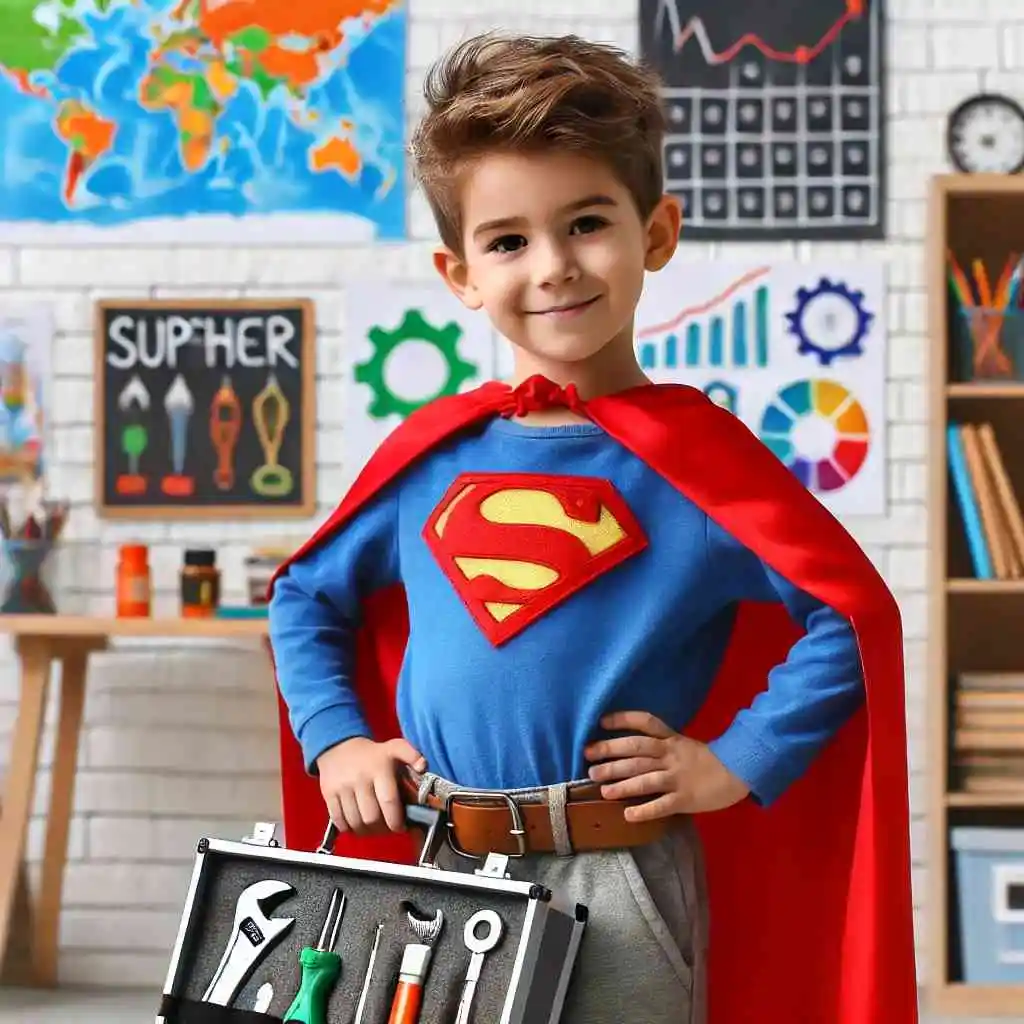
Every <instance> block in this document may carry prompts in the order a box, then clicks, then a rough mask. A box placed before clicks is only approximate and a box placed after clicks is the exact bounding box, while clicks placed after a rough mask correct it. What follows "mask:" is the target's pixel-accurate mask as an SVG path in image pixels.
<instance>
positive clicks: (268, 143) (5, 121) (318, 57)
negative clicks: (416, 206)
mask: <svg viewBox="0 0 1024 1024" xmlns="http://www.w3.org/2000/svg"><path fill="white" fill-rule="evenodd" d="M0 19H2V22H3V31H2V33H0V153H3V154H4V159H3V160H2V161H0V224H2V223H6V224H7V225H8V227H9V226H11V225H12V224H18V225H21V226H23V227H24V226H28V225H32V226H33V227H35V226H38V227H39V228H41V229H54V228H60V227H62V226H76V227H77V226H91V227H94V228H97V229H104V228H106V229H112V228H127V227H132V226H134V227H135V228H137V229H138V231H139V233H140V234H144V233H145V232H146V230H147V226H148V227H149V229H150V230H152V229H153V228H154V226H155V225H157V224H161V225H163V226H166V225H167V224H172V225H174V224H176V225H179V227H178V228H177V230H179V231H180V232H181V237H183V238H187V237H188V233H187V232H188V231H190V230H191V229H192V228H193V227H194V225H195V224H196V223H199V222H200V221H197V218H200V219H201V218H204V217H206V218H211V217H216V218H218V220H217V222H216V223H217V224H218V225H223V229H224V232H225V237H224V241H225V242H229V241H230V240H231V239H230V232H231V230H232V228H233V227H237V226H238V225H240V224H241V223H242V221H241V218H246V219H247V220H250V221H251V220H252V219H253V218H260V217H263V218H270V219H269V220H267V221H266V223H267V224H269V225H273V223H274V220H273V217H272V215H276V216H277V217H278V223H282V224H283V223H287V224H288V225H289V228H288V230H289V231H294V230H295V226H296V221H295V218H296V217H303V218H315V219H316V221H315V222H314V220H312V219H310V220H309V221H308V223H309V224H310V225H314V223H317V224H320V226H321V227H322V226H323V225H324V224H327V225H329V229H327V230H333V231H336V232H337V234H336V235H335V236H334V237H339V240H343V239H344V237H345V235H346V234H349V235H351V236H359V237H363V238H371V237H376V238H400V237H402V236H403V234H404V230H405V191H404V160H403V147H404V102H403V94H404V78H405V36H406V14H405V10H404V4H403V2H402V0H47V2H40V0H0ZM281 215H288V216H287V218H286V220H282V219H281ZM185 218H189V221H188V222H187V225H186V220H185ZM228 218H230V219H228ZM260 223H263V222H260ZM305 223H306V222H305V221H304V222H303V224H305ZM3 230H4V228H3V227H2V226H0V232H2V231H3ZM267 234H268V237H269V236H272V235H273V228H272V226H271V227H270V228H268V231H267ZM275 240H276V241H281V240H282V239H280V238H279V237H278V238H275ZM296 240H301V238H299V239H296Z"/></svg>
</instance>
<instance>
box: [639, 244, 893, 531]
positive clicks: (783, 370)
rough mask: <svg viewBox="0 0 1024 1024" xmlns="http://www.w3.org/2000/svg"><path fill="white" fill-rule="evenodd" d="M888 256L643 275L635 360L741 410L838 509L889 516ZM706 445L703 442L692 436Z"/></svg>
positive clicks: (677, 265)
mask: <svg viewBox="0 0 1024 1024" xmlns="http://www.w3.org/2000/svg"><path fill="white" fill-rule="evenodd" d="M884 299H885V276H884V269H883V265H882V264H881V263H861V262H856V263H852V262H851V263H838V264H835V265H832V266H829V265H828V264H815V265H814V266H810V265H807V264H802V263H785V264H776V265H772V266H756V265H755V266H751V265H742V264H741V265H736V264H728V263H701V264H694V263H687V262H685V261H683V260H681V259H680V258H679V257H678V256H677V257H676V258H675V259H674V260H673V261H672V263H671V264H669V266H668V267H666V268H665V269H664V270H663V271H661V272H660V273H658V274H652V275H650V276H649V277H648V279H647V284H646V287H645V290H644V294H643V297H642V299H641V302H640V308H639V310H638V314H637V332H636V339H637V340H636V344H637V356H638V358H639V361H640V364H641V366H642V367H643V369H644V371H645V372H646V373H647V375H648V376H649V377H650V378H651V379H652V380H655V381H659V382H676V383H682V384H690V385H692V386H695V387H698V388H700V389H701V390H702V391H704V393H705V394H707V395H708V396H709V397H710V398H711V399H712V400H713V401H715V402H717V403H718V404H719V405H721V406H723V407H725V408H727V409H729V410H730V411H731V412H733V413H734V414H735V415H737V416H738V417H739V418H740V419H741V420H742V421H743V422H744V423H745V424H746V425H747V426H748V427H749V428H750V430H751V431H753V433H754V434H756V435H757V436H758V437H759V438H760V439H761V440H762V441H763V442H764V444H765V445H767V446H768V448H769V449H770V450H771V451H772V452H774V453H775V455H777V456H778V457H779V459H780V460H781V461H782V462H783V463H784V464H785V465H786V466H787V467H789V469H790V470H791V471H792V472H793V473H794V475H795V476H796V477H797V478H798V479H799V480H800V481H801V482H802V483H803V484H804V485H805V486H806V487H807V488H808V490H810V491H811V492H812V493H813V494H815V495H816V496H817V497H818V498H819V500H820V501H821V502H822V504H824V505H825V506H826V507H827V508H829V509H830V510H831V511H832V512H834V513H836V514H849V515H880V514H883V513H884V512H885V500H886V493H885V480H886V464H885V461H886V460H885V452H886V438H885V432H886V428H885V373H886V354H885V346H886V336H885V322H884V316H885V314H884V305H883V303H884ZM694 443H695V444H699V443H700V439H699V438H694Z"/></svg>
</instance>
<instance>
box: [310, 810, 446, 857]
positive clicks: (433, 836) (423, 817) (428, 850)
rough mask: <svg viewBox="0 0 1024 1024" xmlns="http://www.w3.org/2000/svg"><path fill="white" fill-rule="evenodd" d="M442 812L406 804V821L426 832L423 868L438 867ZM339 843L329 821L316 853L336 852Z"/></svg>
mask: <svg viewBox="0 0 1024 1024" xmlns="http://www.w3.org/2000/svg"><path fill="white" fill-rule="evenodd" d="M441 816H442V812H441V811H439V810H437V809H436V808H434V807H424V806H423V805H422V804H406V805H405V820H406V822H408V824H410V825H414V826H416V827H417V828H422V829H423V830H424V831H425V832H426V838H425V839H424V840H423V849H422V850H421V851H420V857H419V866H420V867H421V868H432V867H436V865H435V863H434V861H435V858H436V856H437V848H438V846H439V845H440V844H439V840H440V839H441V838H443V834H442V835H441V836H439V835H438V833H439V826H440V824H441ZM337 841H338V829H337V826H336V825H335V824H334V822H333V821H330V820H328V822H327V831H326V832H324V837H323V839H322V840H321V841H320V845H319V846H318V847H317V848H316V853H323V854H327V855H328V856H329V855H330V854H332V853H333V852H334V844H335V843H336V842H337Z"/></svg>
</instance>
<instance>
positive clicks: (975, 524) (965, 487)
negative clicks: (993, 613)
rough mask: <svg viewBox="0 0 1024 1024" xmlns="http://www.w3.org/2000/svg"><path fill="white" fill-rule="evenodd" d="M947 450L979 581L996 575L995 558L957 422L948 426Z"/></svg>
mask: <svg viewBox="0 0 1024 1024" xmlns="http://www.w3.org/2000/svg"><path fill="white" fill-rule="evenodd" d="M946 449H947V451H948V456H949V473H950V476H951V477H952V480H953V491H954V493H955V494H956V500H957V504H958V505H959V507H960V518H961V519H962V520H963V524H964V532H965V533H966V534H967V547H968V550H969V551H970V553H971V561H972V562H973V563H974V575H975V576H977V578H978V579H979V580H991V579H994V578H995V573H994V572H993V571H992V558H991V556H990V554H989V550H988V544H986V543H985V532H984V530H983V529H982V525H981V513H980V512H979V511H978V500H977V498H976V497H975V494H974V489H973V488H972V487H971V475H970V473H969V472H968V471H967V456H966V455H965V454H964V444H963V438H962V437H961V436H960V428H959V425H958V424H956V423H950V424H949V425H948V426H947V427H946Z"/></svg>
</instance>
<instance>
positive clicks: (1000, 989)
mask: <svg viewBox="0 0 1024 1024" xmlns="http://www.w3.org/2000/svg"><path fill="white" fill-rule="evenodd" d="M950 250H952V252H953V253H954V255H955V256H956V257H957V259H958V261H959V262H960V264H961V266H964V265H965V264H966V265H967V266H969V264H970V260H971V259H972V258H974V257H981V258H982V259H984V260H985V262H986V267H987V269H988V272H989V274H990V275H995V276H997V275H998V273H999V269H1000V268H1001V266H1002V264H1003V262H1004V261H1005V260H1006V258H1007V256H1008V255H1009V253H1010V252H1013V251H1017V252H1022V251H1024V176H1019V177H1018V176H1004V175H985V174H979V175H942V176H938V177H935V178H933V179H932V182H931V193H930V207H929V217H928V242H927V260H928V263H927V270H926V273H927V277H926V287H927V289H928V320H929V323H928V351H929V354H930V378H931V381H930V392H931V394H930V413H931V436H930V443H929V478H928V519H929V542H928V543H929V548H928V550H929V555H928V562H929V593H930V622H929V665H928V676H927V685H928V690H927V692H928V733H929V737H928V738H929V749H928V766H929V768H928V770H929V775H930V786H929V813H928V819H929V820H928V843H929V876H930V886H929V891H928V897H927V906H926V908H925V918H926V921H927V922H928V936H927V940H926V941H927V945H928V950H927V953H928V963H929V977H928V979H927V985H926V987H927V999H928V1008H929V1010H930V1011H932V1012H936V1013H940V1014H949V1015H965V1016H1014V1017H1019V1016H1020V1015H1021V1013H1022V1012H1024V1011H1022V1008H1024V986H990V985H971V984H967V983H965V982H964V981H963V978H962V974H961V970H960V967H959V923H958V918H959V915H958V912H957V907H956V889H955V887H954V884H955V873H954V860H953V855H952V850H951V848H950V827H951V826H953V825H959V824H964V825H968V824H979V825H1003V824H1013V825H1021V826H1024V790H1022V794H1021V795H1017V794H992V795H988V794H977V793H963V792H956V791H955V790H954V788H953V785H952V781H951V772H950V740H951V714H950V698H951V689H952V686H953V683H954V680H955V677H956V676H957V675H958V674H959V673H962V672H969V671H975V672H979V671H1024V630H1022V628H1021V625H1020V624H1021V623H1022V622H1024V580H1011V581H998V580H993V581H988V580H977V579H974V578H972V576H973V570H972V567H971V562H970V558H969V554H968V549H967V544H966V539H965V537H964V535H963V527H962V525H961V523H960V519H959V512H958V510H957V508H956V504H955V500H954V499H953V498H952V493H951V490H950V483H949V471H948V464H947V461H946V427H947V424H948V423H949V422H950V421H954V422H984V421H988V422H991V423H992V425H993V428H994V430H995V433H996V437H997V439H998V441H999V447H1000V450H1001V453H1002V456H1003V459H1004V460H1005V463H1006V467H1007V472H1008V473H1009V475H1010V477H1011V480H1012V483H1013V484H1014V488H1015V492H1016V494H1017V496H1018V499H1019V500H1024V382H1021V383H1014V382H1006V383H1002V382H997V383H979V384H971V383H960V382H957V381H956V379H955V378H954V374H953V369H952V367H953V365H954V363H953V358H952V357H953V344H954V339H953V338H952V337H951V331H950V329H949V326H950V322H951V321H950V312H951V311H950V309H949V302H948V291H947V280H948V277H947V264H946V256H947V252H949V251H950Z"/></svg>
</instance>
